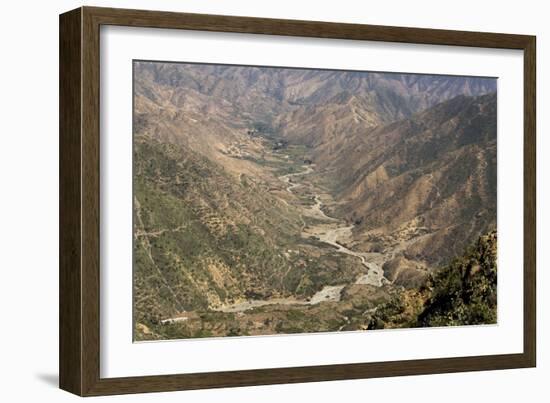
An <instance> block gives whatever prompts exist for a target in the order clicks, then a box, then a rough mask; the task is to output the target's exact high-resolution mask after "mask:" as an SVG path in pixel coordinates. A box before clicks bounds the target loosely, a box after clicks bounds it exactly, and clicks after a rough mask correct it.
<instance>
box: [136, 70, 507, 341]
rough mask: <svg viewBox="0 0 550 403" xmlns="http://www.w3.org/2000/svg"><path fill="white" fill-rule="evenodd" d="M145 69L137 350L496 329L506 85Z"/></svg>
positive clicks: (140, 77) (388, 76) (140, 113)
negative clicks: (209, 341)
mask: <svg viewBox="0 0 550 403" xmlns="http://www.w3.org/2000/svg"><path fill="white" fill-rule="evenodd" d="M132 74H133V76H132V85H133V97H132V103H133V105H132V107H133V113H132V118H133V124H132V126H133V129H132V131H133V133H132V136H133V137H132V139H133V140H132V141H133V144H132V150H133V155H132V172H133V175H132V182H133V183H132V186H133V195H132V198H133V200H132V205H133V219H132V221H133V230H132V242H133V256H132V261H133V279H132V282H133V285H132V288H133V297H132V299H133V301H132V304H133V340H134V341H135V342H139V341H162V340H173V339H189V338H213V337H230V336H264V335H280V334H286V335H288V334H297V333H319V332H325V333H326V332H348V331H356V332H364V331H367V332H369V331H377V330H381V329H397V328H409V329H410V328H428V327H448V326H474V325H477V326H479V325H495V324H497V323H498V320H497V319H498V318H497V277H498V276H497V87H498V85H497V84H498V78H497V77H478V76H456V75H442V74H437V71H434V72H431V73H430V74H424V73H423V74H419V73H412V72H384V71H355V70H330V69H314V68H297V67H274V66H248V65H231V64H209V63H190V62H185V61H158V60H137V59H136V60H133V61H132ZM418 331H422V330H421V329H419V330H418Z"/></svg>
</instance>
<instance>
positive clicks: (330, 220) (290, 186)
mask: <svg viewBox="0 0 550 403" xmlns="http://www.w3.org/2000/svg"><path fill="white" fill-rule="evenodd" d="M302 168H303V170H302V171H300V172H296V173H290V174H286V175H282V176H279V180H281V181H282V182H284V183H285V184H286V185H287V187H286V191H287V192H289V193H291V194H293V195H294V192H295V190H296V189H298V188H299V187H301V186H305V184H304V183H302V182H301V181H300V179H301V178H302V180H303V178H304V176H306V175H309V174H311V173H313V172H314V168H313V165H304V166H303V167H302ZM314 201H315V204H313V205H312V206H303V207H302V211H301V214H302V217H304V216H305V217H312V218H315V219H316V220H317V221H319V222H320V223H319V224H318V225H314V226H309V227H308V228H307V231H304V232H302V236H303V237H304V238H307V237H310V236H314V237H315V238H317V239H318V240H319V241H320V242H323V243H325V244H327V245H330V246H331V247H333V248H335V250H336V252H338V253H342V254H344V255H348V256H353V257H354V258H356V259H359V260H360V261H361V264H362V265H363V266H364V267H365V272H364V273H362V274H361V275H359V276H358V277H357V278H356V280H355V284H370V285H373V286H376V287H381V286H382V285H383V284H384V283H385V282H387V281H388V280H387V279H386V278H385V277H384V272H383V270H382V268H381V267H380V266H379V264H378V263H374V262H373V261H372V260H369V258H372V257H373V255H378V254H373V253H362V252H355V251H353V250H351V249H349V248H347V247H345V246H344V245H343V244H344V243H345V241H346V240H349V239H350V238H351V234H352V230H353V227H354V225H353V224H352V225H350V224H348V223H346V222H345V221H343V220H340V219H338V218H334V217H330V216H328V215H327V214H326V213H325V212H324V211H323V202H322V200H321V196H320V194H318V193H315V192H314ZM346 285H347V284H339V285H327V286H325V287H323V288H322V289H321V290H320V291H318V292H317V293H316V294H314V295H313V296H312V297H311V298H310V299H309V300H299V299H296V298H292V297H290V298H274V299H267V300H248V301H242V302H237V303H234V304H231V305H226V306H222V307H220V308H218V310H219V311H222V312H243V311H246V310H249V309H252V308H256V307H260V306H265V305H276V304H278V305H315V304H319V303H321V302H325V301H340V298H341V293H342V290H343V289H344V287H345V286H346Z"/></svg>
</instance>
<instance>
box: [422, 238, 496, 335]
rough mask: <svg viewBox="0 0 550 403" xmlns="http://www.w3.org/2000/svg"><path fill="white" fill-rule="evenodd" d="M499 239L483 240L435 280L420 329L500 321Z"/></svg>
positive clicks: (433, 277) (429, 284)
mask: <svg viewBox="0 0 550 403" xmlns="http://www.w3.org/2000/svg"><path fill="white" fill-rule="evenodd" d="M496 253H497V236H496V232H491V233H489V234H487V235H485V236H482V237H480V238H479V240H478V242H477V244H476V245H475V246H474V247H473V248H471V249H470V251H468V252H467V253H466V254H465V256H463V257H461V258H457V259H455V260H454V261H453V262H452V263H451V264H449V265H448V266H446V267H445V268H443V270H441V271H439V272H437V273H436V274H435V275H433V276H432V277H431V279H430V280H429V283H428V287H430V288H431V290H432V292H431V296H430V298H429V299H428V301H427V302H426V304H425V306H424V310H423V311H422V313H420V315H419V317H418V325H419V326H453V325H478V324H488V323H496V321H497V260H496Z"/></svg>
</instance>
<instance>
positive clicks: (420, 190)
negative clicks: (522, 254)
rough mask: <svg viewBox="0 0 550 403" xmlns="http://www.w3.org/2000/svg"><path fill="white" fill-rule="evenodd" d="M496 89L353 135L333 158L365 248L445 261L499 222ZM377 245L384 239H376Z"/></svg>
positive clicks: (344, 204)
mask: <svg viewBox="0 0 550 403" xmlns="http://www.w3.org/2000/svg"><path fill="white" fill-rule="evenodd" d="M496 110H497V109H496V95H495V94H489V95H484V96H479V97H466V96H458V97H455V98H453V99H451V100H449V101H446V102H443V103H441V104H438V105H436V106H434V107H432V108H430V109H428V110H426V111H424V112H421V113H419V114H416V115H414V116H413V117H411V118H409V119H405V120H402V121H399V122H396V123H392V124H390V125H387V126H382V127H378V128H376V129H374V130H371V131H367V132H366V133H365V134H363V135H362V136H354V137H352V138H350V139H349V145H348V146H344V148H343V149H342V151H341V152H340V153H339V154H336V155H335V158H334V159H333V160H332V162H331V166H332V167H333V168H332V169H334V171H335V175H337V178H338V180H336V179H335V180H334V182H336V184H335V188H336V189H337V190H336V191H337V193H338V194H339V196H340V197H339V198H340V200H341V205H340V206H339V210H340V212H341V214H344V215H346V216H347V217H348V218H349V219H350V220H352V221H356V222H358V223H359V225H358V227H357V232H358V233H361V234H362V235H361V237H360V238H361V239H363V242H364V247H366V248H369V245H371V246H370V247H372V244H373V243H372V242H370V243H369V240H372V239H377V242H374V244H376V245H379V243H380V242H382V243H383V244H384V245H391V244H392V243H394V242H398V241H405V242H408V241H411V242H408V243H406V244H405V245H404V246H403V248H402V252H403V254H404V255H405V257H407V258H409V259H415V260H425V261H427V262H429V263H430V264H440V263H442V262H445V261H446V260H447V259H448V258H450V257H452V256H456V255H457V254H460V253H461V251H462V250H463V249H464V247H465V246H466V245H468V243H469V242H470V240H471V239H472V238H475V237H477V236H478V235H479V234H480V233H481V232H483V231H486V230H487V229H490V228H494V227H495V225H496V196H497V194H496V193H497V189H496V187H497V184H496V158H497V144H496V141H497V139H496ZM378 247H379V246H378Z"/></svg>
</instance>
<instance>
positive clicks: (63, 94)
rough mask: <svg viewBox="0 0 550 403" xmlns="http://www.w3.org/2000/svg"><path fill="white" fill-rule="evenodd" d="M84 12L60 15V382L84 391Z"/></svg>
mask: <svg viewBox="0 0 550 403" xmlns="http://www.w3.org/2000/svg"><path fill="white" fill-rule="evenodd" d="M80 21H81V10H74V11H71V12H69V13H66V14H63V15H61V16H60V18H59V22H60V27H59V66H60V69H59V228H60V231H59V386H60V387H61V388H62V389H65V390H67V391H70V392H72V393H76V394H81V393H82V389H81V378H82V356H81V352H82V347H83V346H82V338H81V336H82V327H81V324H82V311H81V308H82V307H81V304H80V301H81V284H82V281H81V280H82V268H81V266H80V257H81V251H82V250H81V238H80V236H81V233H82V227H81V223H80V217H81V206H80V196H81V193H80V192H81V175H80V157H81V153H80V149H81V137H80V136H81V114H80V112H81V110H82V104H81V93H80V89H81V86H80V83H81V76H82V70H81V68H82V64H81V54H82V48H81V41H80V38H81V35H80V27H81V25H80Z"/></svg>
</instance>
